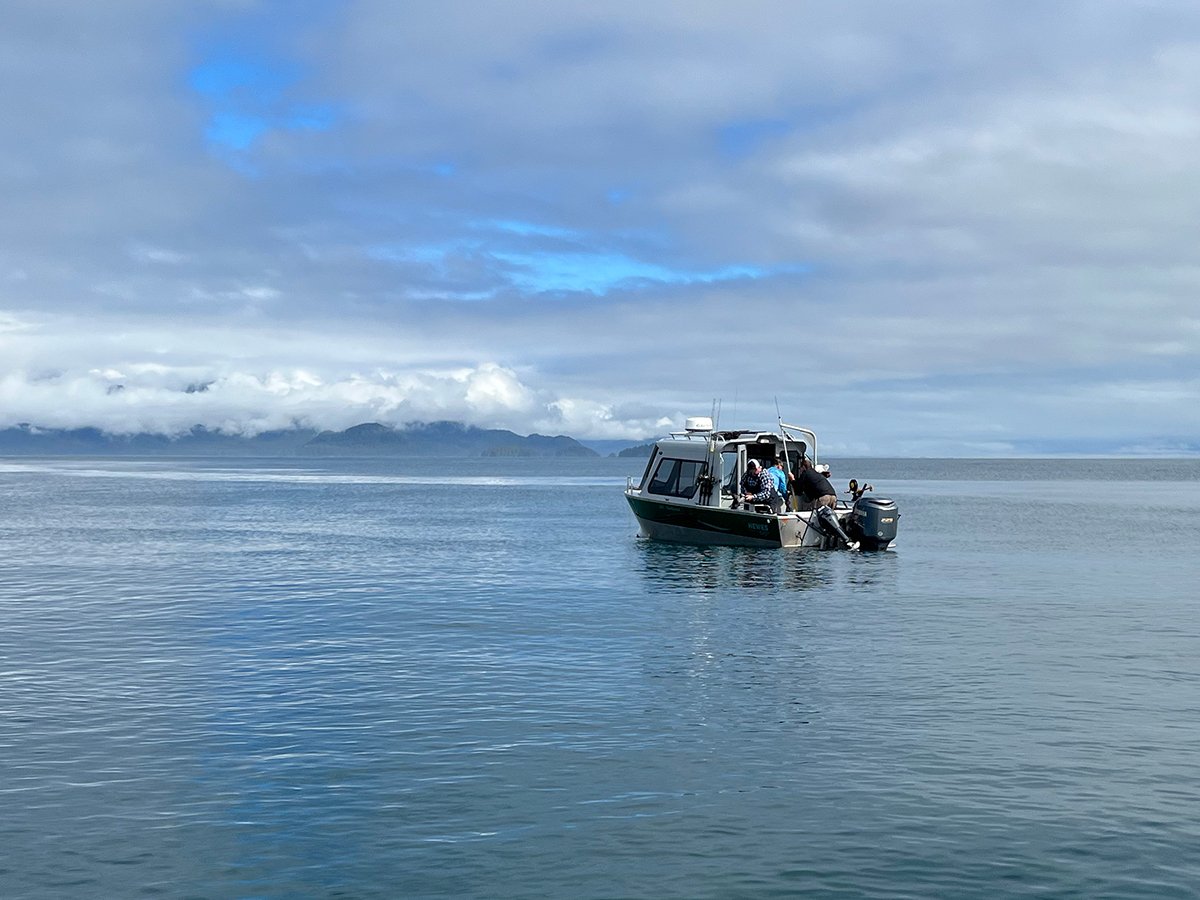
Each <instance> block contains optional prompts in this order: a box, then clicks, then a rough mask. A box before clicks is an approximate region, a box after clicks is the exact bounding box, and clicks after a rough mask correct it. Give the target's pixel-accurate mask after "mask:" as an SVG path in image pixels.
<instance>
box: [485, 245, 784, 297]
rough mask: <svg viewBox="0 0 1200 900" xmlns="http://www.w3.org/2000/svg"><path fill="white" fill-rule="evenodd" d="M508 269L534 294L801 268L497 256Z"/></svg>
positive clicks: (616, 256) (591, 256) (589, 256)
mask: <svg viewBox="0 0 1200 900" xmlns="http://www.w3.org/2000/svg"><path fill="white" fill-rule="evenodd" d="M491 255H492V256H493V257H495V258H496V259H498V260H500V261H501V262H503V263H506V264H507V266H508V267H509V271H508V273H507V275H508V279H509V280H510V281H511V283H512V284H513V286H514V287H516V288H518V289H520V290H523V291H529V292H533V293H557V292H575V291H579V292H587V293H592V294H606V293H608V292H609V291H611V290H614V289H616V288H620V287H628V286H632V285H636V284H637V283H639V282H650V283H655V284H665V285H680V284H713V283H716V282H724V281H741V280H746V279H761V278H768V277H772V276H775V275H783V274H800V273H803V272H804V271H806V270H805V268H804V267H802V266H771V267H767V266H750V265H732V266H723V267H721V268H718V269H710V270H690V269H681V268H672V267H670V266H664V265H661V264H658V263H651V262H644V261H642V260H639V259H635V258H633V257H631V256H626V255H624V254H620V253H519V252H510V251H501V252H497V251H493V252H492V254H491Z"/></svg>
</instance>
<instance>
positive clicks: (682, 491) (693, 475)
mask: <svg viewBox="0 0 1200 900" xmlns="http://www.w3.org/2000/svg"><path fill="white" fill-rule="evenodd" d="M701 465H702V464H701V463H700V462H699V461H697V460H692V459H668V458H666V457H664V458H663V459H662V460H661V461H660V462H659V464H658V468H657V469H655V470H654V477H653V478H651V479H650V487H649V489H648V490H649V492H650V493H651V494H665V495H666V496H668V497H691V496H693V495H694V494H695V493H696V481H697V479H698V478H699V477H700V466H701Z"/></svg>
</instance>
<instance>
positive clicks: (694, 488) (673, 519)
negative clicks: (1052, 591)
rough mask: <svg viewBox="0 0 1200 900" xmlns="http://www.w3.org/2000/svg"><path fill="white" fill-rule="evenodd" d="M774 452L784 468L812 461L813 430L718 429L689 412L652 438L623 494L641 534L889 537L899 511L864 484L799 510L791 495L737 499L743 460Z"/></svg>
mask: <svg viewBox="0 0 1200 900" xmlns="http://www.w3.org/2000/svg"><path fill="white" fill-rule="evenodd" d="M777 457H780V458H782V459H783V460H784V469H785V471H786V472H788V473H793V474H794V473H797V472H799V471H800V468H801V463H802V460H805V459H807V460H808V463H809V464H810V465H812V466H813V467H814V468H816V469H817V471H818V472H822V473H823V474H828V472H829V467H828V466H827V465H822V464H820V463H819V462H818V461H817V436H816V434H815V433H814V432H813V431H812V430H811V429H809V428H802V427H800V426H797V425H787V424H784V423H783V422H782V421H780V422H779V426H778V430H777V431H754V430H734V431H723V430H717V429H715V428H714V427H713V420H712V418H711V417H707V416H693V417H690V418H688V419H687V420H686V421H685V423H684V430H683V431H675V432H671V433H670V434H669V435H668V436H667V437H665V438H661V439H660V440H658V441H656V442H655V444H654V448H653V451H652V452H651V454H650V459H649V460H648V461H647V462H646V469H645V471H644V472H643V473H642V477H641V479H640V480H639V481H638V482H636V483H634V481H633V478H632V477H630V478H629V479H628V481H627V483H626V487H625V499H626V500H627V501H628V502H629V506H630V509H631V510H632V511H633V515H634V517H635V518H636V519H637V523H638V527H639V529H640V531H641V533H642V535H643V536H645V537H647V538H650V539H652V540H658V541H671V542H675V543H684V544H707V545H723V546H742V547H811V548H816V549H823V550H833V549H839V548H848V549H851V550H886V549H888V547H890V546H891V545H892V543H893V542H894V541H895V540H896V528H897V524H898V520H899V518H900V513H899V511H898V509H897V507H896V504H895V502H894V501H892V500H890V499H888V498H886V497H879V496H875V495H874V487H873V486H872V485H870V484H864V485H861V486H860V485H859V484H858V482H857V480H853V479H852V480H851V481H850V482H849V490H848V491H847V494H848V499H838V501H837V503H836V504H835V505H834V507H832V508H830V507H824V506H822V507H818V508H817V509H801V508H799V507H801V506H805V505H807V504H805V503H803V501H800V500H799V498H797V497H795V496H794V495H789V497H788V498H787V506H786V508H784V509H781V510H778V511H773V510H772V509H771V507H769V506H766V505H763V504H752V503H747V502H743V500H742V497H743V494H742V490H741V484H742V478H743V476H744V475H745V474H746V470H747V467H748V466H749V465H750V461H751V460H757V461H758V462H759V464H760V465H762V466H763V467H769V466H770V465H772V463H773V462H774V461H775V459H776V458H777ZM789 481H790V479H789Z"/></svg>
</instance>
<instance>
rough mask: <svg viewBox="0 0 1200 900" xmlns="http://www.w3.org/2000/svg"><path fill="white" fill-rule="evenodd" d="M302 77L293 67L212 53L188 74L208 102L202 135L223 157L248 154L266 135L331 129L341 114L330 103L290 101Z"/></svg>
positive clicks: (200, 94) (288, 64)
mask: <svg viewBox="0 0 1200 900" xmlns="http://www.w3.org/2000/svg"><path fill="white" fill-rule="evenodd" d="M303 77H304V72H303V70H302V69H301V68H300V67H299V66H297V65H295V64H292V63H288V62H284V61H279V60H270V59H266V58H252V57H248V56H243V55H238V54H234V53H231V52H229V51H223V50H217V51H212V52H211V53H210V54H209V57H208V58H207V59H206V60H205V61H204V62H202V63H201V64H199V65H197V66H196V67H195V68H193V69H192V71H191V72H190V73H189V75H188V79H187V83H188V86H189V87H190V88H191V89H192V91H194V92H195V93H196V94H197V95H198V96H200V97H201V98H202V99H203V100H204V101H205V103H206V105H207V106H208V109H209V115H210V118H209V122H208V125H207V127H206V128H205V131H204V136H205V138H206V139H207V140H208V142H209V144H210V145H211V146H212V147H213V148H214V149H215V150H216V151H218V152H219V153H222V154H225V153H229V152H231V151H232V152H234V153H244V152H245V151H248V150H250V149H251V148H252V147H253V146H254V144H255V143H256V141H257V140H258V139H259V138H260V137H262V135H263V134H265V133H266V132H268V131H271V130H283V131H327V130H329V129H330V128H332V127H333V126H334V124H335V123H336V121H337V118H338V114H337V109H336V107H335V106H334V105H332V104H328V103H313V102H302V101H299V100H295V99H292V98H291V97H289V94H292V93H294V92H295V89H296V87H297V85H298V84H299V83H300V82H301V81H302V79H303Z"/></svg>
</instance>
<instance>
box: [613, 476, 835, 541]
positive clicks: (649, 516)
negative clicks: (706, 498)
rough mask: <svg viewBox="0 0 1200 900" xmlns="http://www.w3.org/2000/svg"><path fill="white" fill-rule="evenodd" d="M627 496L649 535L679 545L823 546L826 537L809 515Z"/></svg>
mask: <svg viewBox="0 0 1200 900" xmlns="http://www.w3.org/2000/svg"><path fill="white" fill-rule="evenodd" d="M625 499H626V500H627V501H628V502H629V507H630V509H631V510H632V511H633V515H634V517H635V518H636V519H637V523H638V528H639V529H640V530H641V532H642V534H643V535H645V536H646V537H648V538H652V539H653V540H658V541H670V542H673V543H679V544H701V545H716V546H724V547H730V546H732V547H767V548H770V547H823V546H825V545H826V538H825V536H824V535H823V534H822V533H821V532H820V531H819V530H818V529H817V528H816V527H815V526H813V525H810V524H809V521H808V520H809V514H808V513H807V512H802V513H784V514H782V515H778V516H776V515H772V514H771V513H761V512H754V511H751V510H741V509H723V508H718V507H713V506H699V505H695V504H691V503H672V502H671V501H669V500H651V499H647V498H645V497H643V496H641V495H640V494H639V492H638V491H636V490H628V491H626V492H625Z"/></svg>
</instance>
